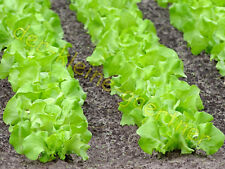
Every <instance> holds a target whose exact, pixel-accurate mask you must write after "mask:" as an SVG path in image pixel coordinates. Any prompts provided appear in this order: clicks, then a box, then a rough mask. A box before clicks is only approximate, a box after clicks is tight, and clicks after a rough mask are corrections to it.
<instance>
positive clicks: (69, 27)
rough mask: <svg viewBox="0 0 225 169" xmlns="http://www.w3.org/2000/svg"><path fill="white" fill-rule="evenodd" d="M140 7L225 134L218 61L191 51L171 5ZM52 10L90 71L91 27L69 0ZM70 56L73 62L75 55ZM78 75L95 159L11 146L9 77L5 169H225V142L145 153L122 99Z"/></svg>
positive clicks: (1, 147)
mask: <svg viewBox="0 0 225 169" xmlns="http://www.w3.org/2000/svg"><path fill="white" fill-rule="evenodd" d="M139 7H140V9H141V10H142V12H143V16H144V18H145V19H150V20H151V21H152V22H154V24H155V26H156V28H157V33H158V36H159V37H160V41H161V43H162V44H164V45H166V46H167V47H169V48H172V49H174V50H175V51H176V52H177V53H178V55H179V57H180V58H181V59H182V60H183V63H184V71H185V74H186V75H187V78H185V79H182V80H184V81H187V82H188V83H189V84H191V85H192V84H194V85H197V86H198V87H199V88H200V90H201V93H200V95H201V98H202V100H203V103H204V106H205V109H204V111H206V112H207V113H210V114H212V115H213V116H214V124H215V126H216V127H218V128H219V129H220V130H221V131H222V132H223V133H225V114H224V113H225V84H224V78H222V77H221V76H220V74H219V72H218V71H217V70H216V63H215V62H214V61H212V62H210V59H209V55H207V54H205V53H201V54H200V55H198V56H194V55H192V54H191V51H190V49H188V48H187V44H186V42H185V41H184V40H183V37H182V36H183V35H182V33H180V32H179V31H178V30H176V29H175V28H173V27H172V26H171V25H170V22H169V13H168V9H163V8H160V7H158V5H157V4H156V3H155V2H154V0H143V1H142V3H140V4H139ZM52 9H53V10H54V11H55V12H57V13H58V15H59V16H60V18H61V23H62V27H63V30H64V32H65V36H64V37H65V40H67V41H68V42H70V43H71V44H72V45H73V47H72V48H71V49H70V54H71V56H73V55H74V54H75V53H76V52H78V56H77V57H76V59H75V60H74V62H73V65H74V64H76V63H77V62H83V63H85V65H86V68H85V72H87V71H88V70H89V69H90V68H92V67H91V66H90V65H89V64H88V63H87V62H86V61H85V59H86V58H87V57H88V56H90V55H91V54H92V52H93V50H94V48H95V47H94V45H93V44H92V43H91V41H90V36H89V35H88V34H87V32H86V31H85V29H84V26H83V24H81V23H79V22H78V21H77V20H76V14H75V13H74V12H72V11H70V10H69V2H68V1H66V0H54V1H53V2H52ZM0 55H2V53H1V54H0ZM69 60H71V57H70V58H69ZM93 71H99V72H102V67H94V68H93ZM93 71H92V72H93ZM84 74H86V73H84ZM75 78H77V79H79V81H80V84H81V86H82V87H83V90H84V91H85V92H86V93H87V99H86V101H85V103H84V105H83V110H84V113H85V115H86V117H87V120H88V123H89V127H88V128H89V130H90V131H91V132H92V134H93V137H92V139H91V141H90V145H91V148H90V149H89V150H88V155H89V159H88V160H87V161H82V159H81V158H80V157H77V156H76V155H71V156H68V157H67V159H66V161H62V160H55V161H52V162H49V163H46V164H42V163H40V162H38V161H30V160H28V159H27V158H26V157H25V156H23V155H19V154H17V153H16V152H15V150H14V149H13V147H12V146H11V145H10V144H9V136H10V133H9V132H8V126H7V125H5V124H4V122H3V120H2V115H3V111H4V108H5V106H6V104H7V102H8V101H9V99H10V98H11V97H12V96H13V95H14V93H13V92H12V90H11V87H10V84H9V83H8V81H7V79H6V80H0V113H1V114H0V168H1V169H11V168H17V169H24V168H38V169H39V168H40V169H42V168H43V169H44V168H46V169H47V168H49V169H51V168H52V169H63V168H71V169H72V168H73V169H76V168H84V169H91V168H97V169H111V168H112V169H121V168H127V169H130V168H134V169H138V168H140V169H142V168H149V169H164V168H165V169H175V168H182V169H186V168H187V169H190V168H193V169H195V168H197V169H201V168H203V169H205V168H210V169H223V168H225V147H224V146H223V147H222V148H221V149H220V150H219V151H218V152H217V153H216V154H214V155H211V156H206V155H205V154H204V153H203V152H201V151H196V152H194V153H193V154H190V155H180V152H179V151H176V152H170V153H167V154H166V155H160V154H158V153H153V155H148V154H146V153H144V152H143V151H142V150H141V148H140V147H139V146H138V139H139V137H138V135H137V134H136V130H137V127H136V126H123V127H122V126H120V120H121V112H119V111H118V103H119V102H120V101H121V100H120V98H119V97H118V96H111V95H110V93H109V92H106V91H105V90H103V88H102V87H101V86H97V82H98V79H97V78H95V79H94V80H93V81H92V82H90V80H91V74H90V76H89V77H87V78H85V77H84V76H82V75H77V74H75Z"/></svg>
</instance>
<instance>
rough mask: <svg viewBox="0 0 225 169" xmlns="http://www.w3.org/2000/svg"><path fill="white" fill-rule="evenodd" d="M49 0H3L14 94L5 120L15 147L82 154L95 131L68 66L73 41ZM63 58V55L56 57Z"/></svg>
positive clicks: (3, 40) (2, 30)
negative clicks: (66, 38)
mask: <svg viewBox="0 0 225 169" xmlns="http://www.w3.org/2000/svg"><path fill="white" fill-rule="evenodd" d="M49 8H50V1H49V0H0V35H1V36H0V49H2V48H3V47H4V48H5V47H6V48H7V49H6V50H5V51H4V55H3V57H2V60H1V64H0V78H1V79H4V78H6V77H8V80H9V82H10V83H11V86H12V89H13V91H14V92H15V95H14V96H13V97H12V98H11V99H10V101H9V102H8V104H7V106H6V108H5V111H4V114H3V120H4V122H5V123H6V124H8V125H9V126H10V127H9V131H10V133H11V135H10V139H9V142H10V143H11V144H12V145H13V147H14V148H15V150H16V152H18V153H20V154H24V155H26V157H28V158H29V159H31V160H36V159H38V158H40V161H42V162H47V161H51V160H53V159H55V158H56V157H57V156H58V157H59V158H60V159H65V155H66V154H70V153H76V154H77V155H79V156H81V157H82V158H83V159H87V158H88V156H87V154H86V151H87V149H88V148H89V145H88V142H89V140H90V139H91V133H90V132H89V131H88V130H87V120H86V117H85V116H84V114H83V111H82V108H81V106H82V105H83V103H84V100H85V98H86V94H85V93H84V92H83V90H82V89H81V87H80V85H79V82H78V81H77V80H75V79H74V74H73V72H72V69H71V68H68V69H67V68H66V62H65V61H64V60H66V61H67V54H68V52H67V49H68V47H69V46H71V45H70V44H68V43H67V42H66V41H64V40H62V38H63V31H62V28H61V25H60V20H59V17H58V16H57V15H56V14H55V13H54V12H53V11H51V10H50V9H49ZM57 58H63V59H57Z"/></svg>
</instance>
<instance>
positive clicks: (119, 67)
mask: <svg viewBox="0 0 225 169" xmlns="http://www.w3.org/2000/svg"><path fill="white" fill-rule="evenodd" d="M71 2H72V3H71V9H72V10H74V11H76V15H77V19H78V20H79V21H81V22H83V23H84V25H85V28H86V29H87V30H88V33H89V34H90V35H91V40H92V42H93V43H94V44H95V45H96V49H95V51H94V52H93V54H92V56H90V57H88V58H87V60H88V61H89V62H90V63H91V64H92V65H94V66H97V65H103V67H104V70H103V71H104V76H105V77H106V78H107V77H110V76H113V78H112V82H111V89H112V92H111V94H118V95H119V96H121V97H122V99H123V102H121V103H120V106H119V110H120V111H122V112H123V116H122V120H121V124H122V125H134V124H136V125H137V126H138V127H139V129H138V130H137V133H138V134H139V135H140V140H139V145H140V146H141V148H142V149H143V150H144V151H145V152H147V153H149V154H151V153H152V152H153V151H154V150H155V151H158V152H162V153H166V152H168V151H172V150H175V149H179V150H181V153H185V154H188V153H191V152H193V151H194V149H202V150H204V151H205V152H206V153H207V154H213V153H215V152H217V151H218V149H219V148H220V147H221V146H222V145H223V144H224V138H225V137H224V134H223V133H222V132H221V131H220V130H219V129H217V128H216V127H215V126H213V124H212V122H211V121H212V120H213V117H212V116H211V115H210V114H207V113H206V112H204V111H200V110H202V109H203V104H202V101H201V98H200V96H199V92H200V90H199V89H198V88H197V87H196V86H195V85H192V86H190V85H188V84H187V83H186V82H184V81H181V80H179V78H180V77H185V74H184V72H183V63H182V61H181V60H180V59H179V58H178V56H177V54H176V52H175V51H173V50H172V49H169V48H167V47H165V46H163V45H161V44H160V43H159V38H158V37H157V35H156V30H155V27H154V25H153V23H152V22H151V21H149V20H143V19H142V13H141V11H140V10H139V9H138V7H137V4H136V3H138V2H140V0H123V1H121V0H88V1H84V0H72V1H71ZM131 98H132V99H131ZM152 105H154V106H152ZM153 107H154V108H153ZM162 112H167V113H162ZM181 122H182V123H181ZM184 124H185V125H184ZM193 129H195V131H193ZM184 130H185V131H184Z"/></svg>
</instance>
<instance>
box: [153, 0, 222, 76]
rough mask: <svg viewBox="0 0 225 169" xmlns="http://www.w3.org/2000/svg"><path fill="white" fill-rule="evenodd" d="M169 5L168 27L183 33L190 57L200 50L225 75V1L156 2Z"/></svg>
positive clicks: (169, 0)
mask: <svg viewBox="0 0 225 169" xmlns="http://www.w3.org/2000/svg"><path fill="white" fill-rule="evenodd" d="M157 1H158V3H159V5H161V6H163V7H166V6H167V4H168V3H170V4H171V6H170V20H171V24H172V25H173V26H174V27H176V28H177V29H178V30H180V31H182V32H183V33H184V40H186V41H187V42H188V45H189V46H190V47H191V51H192V53H193V54H195V55H197V54H199V53H200V52H202V51H203V50H205V51H206V52H207V53H210V54H211V60H212V59H214V60H216V61H217V65H216V67H217V69H219V71H220V74H221V75H222V76H225V30H224V27H225V1H224V0H157Z"/></svg>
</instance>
